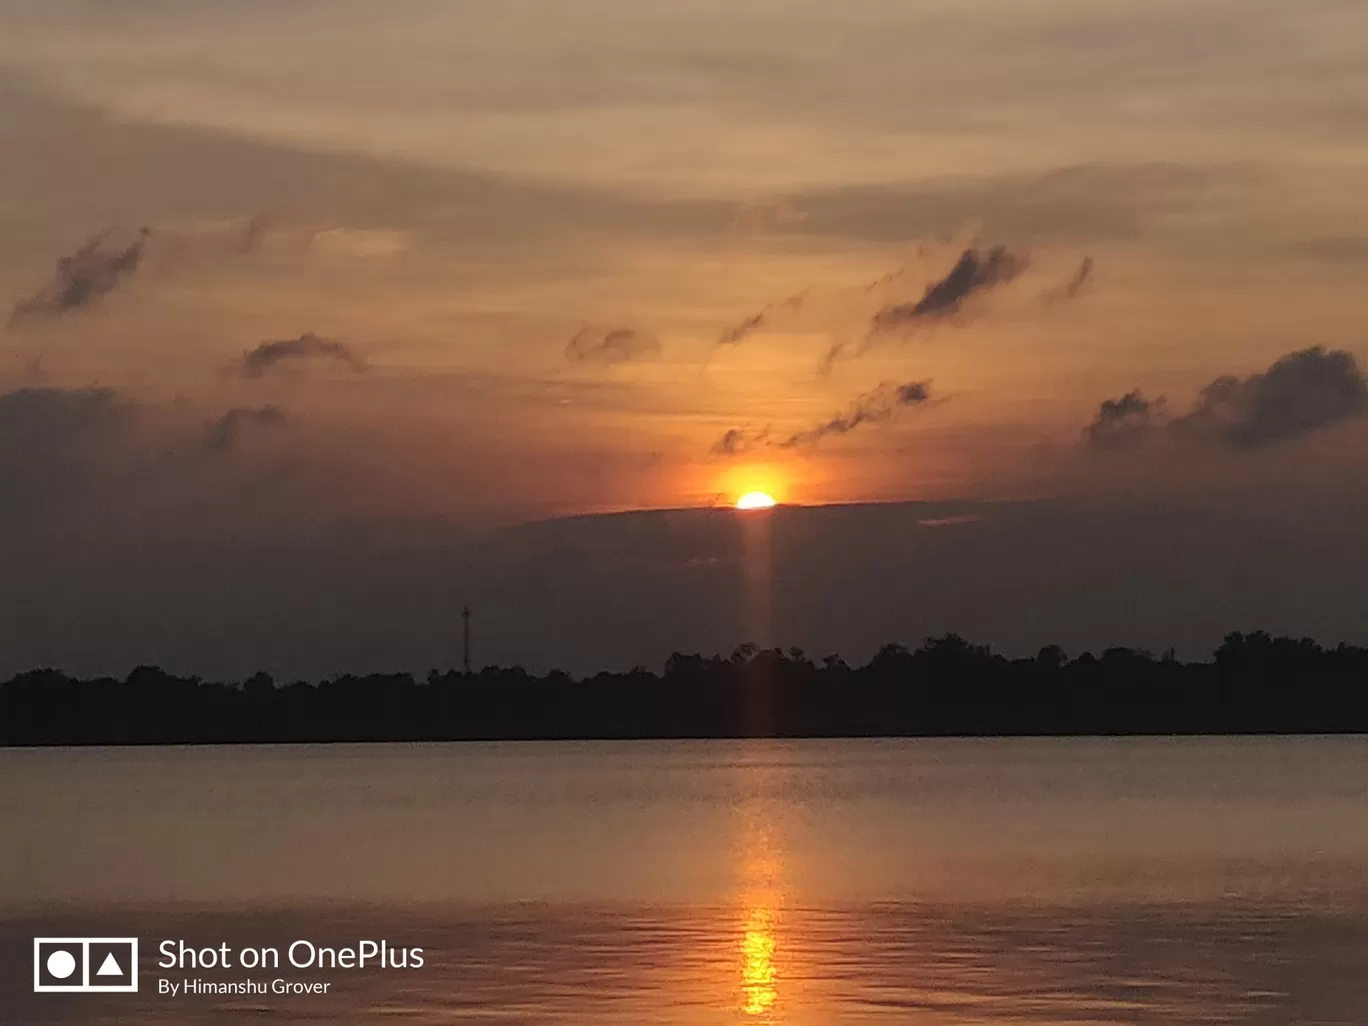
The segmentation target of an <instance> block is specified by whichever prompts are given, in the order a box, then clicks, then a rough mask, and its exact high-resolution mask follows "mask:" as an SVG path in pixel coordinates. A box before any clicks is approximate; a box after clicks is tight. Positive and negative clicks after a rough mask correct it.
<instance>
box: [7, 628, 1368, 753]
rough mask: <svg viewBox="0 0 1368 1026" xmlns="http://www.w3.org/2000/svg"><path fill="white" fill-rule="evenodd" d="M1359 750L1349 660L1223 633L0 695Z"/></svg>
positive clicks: (179, 722)
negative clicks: (609, 669)
mask: <svg viewBox="0 0 1368 1026" xmlns="http://www.w3.org/2000/svg"><path fill="white" fill-rule="evenodd" d="M1361 731H1363V732H1368V649H1365V648H1360V647H1354V646H1348V645H1339V646H1336V647H1334V648H1326V647H1322V646H1321V645H1319V644H1317V643H1316V642H1314V641H1310V640H1308V639H1295V638H1278V637H1271V636H1269V635H1267V634H1265V633H1262V632H1259V633H1254V634H1231V635H1230V636H1228V637H1227V638H1226V639H1225V642H1224V643H1223V644H1222V645H1221V647H1220V648H1219V649H1218V650H1217V651H1216V652H1215V654H1214V656H1213V658H1211V659H1209V660H1205V661H1199V662H1181V661H1179V660H1177V659H1175V658H1174V657H1173V655H1172V653H1168V654H1166V655H1164V656H1158V657H1156V656H1155V655H1153V654H1151V653H1148V652H1143V651H1138V650H1134V649H1126V648H1114V649H1108V650H1107V651H1105V652H1103V653H1101V654H1100V655H1094V654H1092V653H1084V654H1081V655H1078V656H1076V657H1070V656H1069V655H1068V654H1067V653H1065V652H1064V651H1063V650H1062V649H1060V648H1058V647H1055V646H1048V647H1046V648H1043V649H1041V650H1040V652H1039V653H1038V654H1037V655H1036V656H1034V657H1033V658H1019V659H1009V658H1006V657H1004V656H1001V655H998V654H995V653H994V652H992V651H991V650H990V649H989V648H987V647H984V646H981V645H976V644H972V643H970V642H968V641H966V640H964V639H963V638H960V637H958V636H956V635H947V636H944V637H938V638H930V639H927V641H926V642H924V643H923V644H922V645H921V646H919V647H918V648H916V649H910V648H907V647H904V646H902V645H893V644H891V645H886V646H884V648H882V649H881V650H880V651H879V652H878V653H877V654H876V655H875V656H874V657H873V658H872V659H871V660H870V661H869V662H868V663H867V664H865V665H863V666H850V665H847V664H846V663H845V662H844V661H842V660H841V659H840V658H838V657H835V656H827V657H825V658H823V659H816V660H814V659H813V658H810V657H809V656H808V655H807V654H805V653H803V652H802V651H799V650H797V649H790V650H789V651H787V652H782V651H779V650H760V649H756V648H755V647H754V646H749V645H747V646H742V647H741V648H739V649H737V650H736V651H735V652H734V653H732V654H731V655H730V656H726V657H723V656H700V655H686V654H681V653H676V654H674V655H672V656H670V658H669V659H668V660H667V661H666V663H665V665H664V667H663V669H662V670H661V671H660V672H658V673H657V672H651V671H648V670H645V669H637V670H633V671H631V672H627V673H599V674H596V675H594V676H592V677H586V678H572V677H570V676H569V675H567V674H564V673H560V672H552V673H549V674H546V675H544V676H538V675H533V674H529V673H527V672H526V671H524V670H522V669H520V668H518V667H512V668H502V667H486V668H485V669H483V670H481V671H479V672H478V673H471V674H463V673H456V672H438V671H433V672H431V673H429V674H428V675H427V676H426V677H425V678H422V679H418V678H415V677H414V676H412V675H410V674H405V673H397V674H371V675H367V676H348V675H343V676H339V677H335V678H331V679H328V680H324V681H320V682H317V683H311V682H303V681H296V682H278V681H275V680H273V679H271V678H270V677H269V676H267V675H265V674H260V673H259V674H256V675H254V676H252V677H250V678H248V679H247V680H245V681H242V682H209V681H204V680H201V679H199V678H197V677H177V676H174V675H171V674H168V673H166V672H164V671H162V670H160V669H158V668H157V667H154V666H141V667H138V668H137V669H135V670H133V672H132V673H130V674H129V675H128V676H127V677H126V678H124V679H115V678H98V679H91V680H80V679H76V678H73V677H70V676H67V675H66V674H64V673H61V672H58V671H55V670H36V671H32V672H29V673H24V674H20V675H18V676H17V677H14V678H13V679H12V680H10V681H8V682H6V683H5V684H4V685H3V686H0V744H8V745H34V744H149V743H196V742H250V741H363V740H364V741H372V740H374V741H379V740H391V741H392V740H461V739H512V738H631V737H660V738H667V737H746V736H758V737H838V736H855V737H859V736H920V735H928V736H939V735H997V734H1001V735H1017V734H1128V733H1262V732H1299V733H1307V732H1309V733H1320V732H1326V733H1333V732H1361Z"/></svg>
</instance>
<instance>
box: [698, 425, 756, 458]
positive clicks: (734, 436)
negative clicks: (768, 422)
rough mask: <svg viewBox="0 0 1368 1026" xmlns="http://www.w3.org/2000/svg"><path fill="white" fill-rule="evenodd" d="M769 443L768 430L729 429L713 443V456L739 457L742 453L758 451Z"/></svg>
mask: <svg viewBox="0 0 1368 1026" xmlns="http://www.w3.org/2000/svg"><path fill="white" fill-rule="evenodd" d="M768 441H769V429H768V428H766V429H765V430H763V431H751V430H750V429H748V428H731V429H729V430H728V431H726V432H725V433H724V434H723V435H722V437H721V438H719V439H718V440H717V441H716V442H715V443H713V447H712V454H713V455H714V456H739V455H740V454H741V453H743V452H750V451H751V450H752V449H758V448H759V447H760V446H762V445H765V444H767V443H768Z"/></svg>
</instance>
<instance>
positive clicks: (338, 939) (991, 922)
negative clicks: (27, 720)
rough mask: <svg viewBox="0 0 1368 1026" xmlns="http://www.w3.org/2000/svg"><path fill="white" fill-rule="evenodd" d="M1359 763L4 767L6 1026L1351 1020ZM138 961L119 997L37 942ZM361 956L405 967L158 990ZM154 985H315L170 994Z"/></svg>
mask: <svg viewBox="0 0 1368 1026" xmlns="http://www.w3.org/2000/svg"><path fill="white" fill-rule="evenodd" d="M1365 755H1368V739H1361V738H1296V739H1185V740H1169V739H1111V740H1101V739H1098V740H1002V741H999V740H982V741H979V740H960V741H919V740H908V741H799V742H731V741H717V742H713V741H706V742H682V743H681V742H671V743H658V742H632V743H589V742H586V743H568V744H490V745H383V746H320V747H313V746H287V747H258V748H251V747H246V748H236V747H234V748H202V749H175V748H161V749H136V750H135V749H122V750H116V749H88V750H61V751H56V750H54V751H40V750H17V751H4V752H0V816H2V817H3V818H2V819H0V823H3V826H4V829H3V831H2V832H0V966H3V967H6V968H5V969H4V970H3V979H2V980H0V1012H2V1013H3V1014H0V1021H3V1022H5V1023H7V1024H8V1023H26V1022H35V1023H38V1022H43V1023H47V1022H53V1023H57V1022H102V1023H106V1022H107V1023H122V1022H128V1023H134V1022H137V1023H167V1024H169V1023H199V1022H206V1023H208V1022H214V1023H226V1022H237V1021H242V1020H243V1019H244V1018H246V1017H256V1016H268V1017H269V1018H270V1019H271V1020H273V1021H277V1022H332V1023H352V1022H355V1023H361V1022H376V1021H396V1022H404V1023H414V1024H426V1023H480V1024H483V1023H491V1024H492V1023H501V1024H502V1023H528V1024H588V1023H610V1024H617V1023H621V1024H624V1026H625V1024H648V1023H670V1024H675V1023H678V1024H700V1026H701V1024H714V1023H721V1024H730V1023H754V1024H774V1026H778V1024H792V1026H809V1024H811V1026H818V1024H834V1023H856V1024H865V1023H868V1024H886V1023H916V1024H951V1023H956V1024H959V1023H1034V1024H1046V1023H1164V1024H1186V1023H1193V1024H1195V1023H1213V1022H1240V1023H1260V1024H1262V1023H1267V1024H1274V1023H1307V1024H1309V1023H1318V1024H1324V1023H1356V1024H1357V1023H1363V1022H1365V1021H1368V983H1365V982H1363V981H1364V980H1365V979H1368V972H1365V970H1364V967H1365V966H1366V965H1368V900H1365V895H1366V894H1368V889H1366V888H1365V882H1368V801H1365V799H1368V759H1366V758H1365ZM84 934H100V935H108V936H138V937H139V938H140V939H141V942H142V959H141V962H142V980H141V988H142V989H141V990H140V992H139V993H138V994H137V995H122V994H120V995H79V996H78V995H34V994H32V993H30V991H31V986H30V984H31V971H32V969H31V950H32V937H33V936H35V935H44V936H72V935H84ZM168 938H176V939H185V940H187V942H189V943H190V944H191V945H192V946H202V945H211V944H212V945H218V944H220V943H227V944H228V945H229V947H230V949H231V950H234V951H236V950H238V949H240V948H241V947H243V946H256V947H262V946H273V947H276V948H278V949H279V950H281V951H282V952H284V951H285V950H286V949H287V948H288V946H289V944H290V943H291V942H292V941H294V940H295V939H299V938H307V939H310V940H312V941H314V942H316V943H318V944H324V945H332V946H343V945H348V944H351V945H355V944H356V943H357V941H358V939H360V938H372V939H375V940H379V939H382V938H384V939H387V940H388V942H389V943H390V944H391V945H392V946H404V947H409V946H416V947H421V948H423V949H424V958H425V964H424V966H423V968H421V969H404V970H399V969H384V970H377V969H375V968H374V967H373V966H372V967H367V968H366V969H352V970H343V969H336V970H318V969H295V968H293V967H290V966H289V965H288V964H287V965H285V967H284V968H282V969H280V970H275V971H271V972H261V971H247V970H242V969H240V968H239V969H237V970H235V971H208V970H202V971H200V970H188V969H187V970H184V971H182V970H179V969H174V970H170V971H168V970H163V969H161V968H158V967H157V965H156V962H157V958H158V955H157V945H158V944H159V943H160V941H161V940H163V939H168ZM160 978H167V979H170V980H174V981H177V982H179V981H182V980H184V979H186V978H200V979H205V980H213V981H228V980H241V979H247V978H253V979H256V980H258V981H265V982H266V983H269V982H270V981H271V980H272V979H275V978H282V979H286V980H311V981H326V982H328V983H329V992H328V993H327V994H314V995H288V996H286V995H275V994H270V993H268V994H265V995H260V994H249V995H236V996H234V995H229V996H220V995H208V994H201V995H189V996H185V995H179V996H176V997H172V996H169V995H162V994H158V993H156V992H155V989H156V987H157V985H158V980H159V979H160Z"/></svg>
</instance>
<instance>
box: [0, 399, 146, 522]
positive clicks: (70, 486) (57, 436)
mask: <svg viewBox="0 0 1368 1026" xmlns="http://www.w3.org/2000/svg"><path fill="white" fill-rule="evenodd" d="M131 412H132V411H131V408H130V407H129V406H127V405H126V404H124V403H123V402H121V401H120V400H119V398H118V396H117V395H116V394H115V393H114V392H113V391H112V390H110V389H107V388H74V389H66V388H21V389H18V390H16V391H13V392H7V393H4V394H3V395H0V494H3V495H4V496H5V501H4V503H0V522H10V521H12V520H15V519H18V518H21V517H22V516H23V515H24V514H25V513H28V512H32V511H35V510H42V509H48V510H51V509H54V508H56V509H60V508H63V507H64V506H67V505H68V504H70V503H74V502H76V501H78V500H79V499H80V498H81V497H82V496H83V495H85V494H86V492H87V489H88V488H89V487H90V485H91V483H92V481H93V480H94V479H95V478H97V477H99V476H100V474H101V473H102V471H103V470H104V468H105V466H106V464H107V463H108V457H109V455H110V454H111V452H112V451H114V450H115V449H117V447H118V445H119V444H120V443H121V442H122V441H123V440H124V438H125V435H126V429H127V428H128V425H129V421H130V419H131Z"/></svg>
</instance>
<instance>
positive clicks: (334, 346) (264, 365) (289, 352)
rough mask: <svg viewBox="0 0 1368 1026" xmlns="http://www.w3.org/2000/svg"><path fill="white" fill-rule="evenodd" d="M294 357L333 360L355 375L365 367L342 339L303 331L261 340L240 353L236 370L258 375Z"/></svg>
mask: <svg viewBox="0 0 1368 1026" xmlns="http://www.w3.org/2000/svg"><path fill="white" fill-rule="evenodd" d="M297 360H336V361H338V362H340V363H343V364H346V365H347V366H348V367H350V368H351V369H352V370H353V371H355V372H356V373H357V374H362V373H364V372H365V371H366V370H367V364H366V361H365V358H364V357H362V356H361V355H360V354H359V353H357V352H356V351H355V350H354V349H352V348H351V346H349V345H347V344H346V343H345V342H338V341H336V340H335V339H328V338H323V337H321V336H319V335H315V334H314V333H313V332H311V331H309V332H305V333H304V334H303V335H300V336H299V337H298V338H290V339H278V340H274V341H267V342H263V343H261V344H260V345H259V346H257V347H256V348H255V349H249V350H248V351H246V352H245V353H243V354H242V359H241V360H240V361H239V362H238V363H237V364H236V366H235V370H236V372H237V373H239V374H241V375H242V376H243V377H244V378H259V377H261V376H262V375H264V374H265V373H266V372H267V371H269V370H271V369H272V368H273V367H275V366H276V365H278V364H280V363H283V362H287V361H297Z"/></svg>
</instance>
